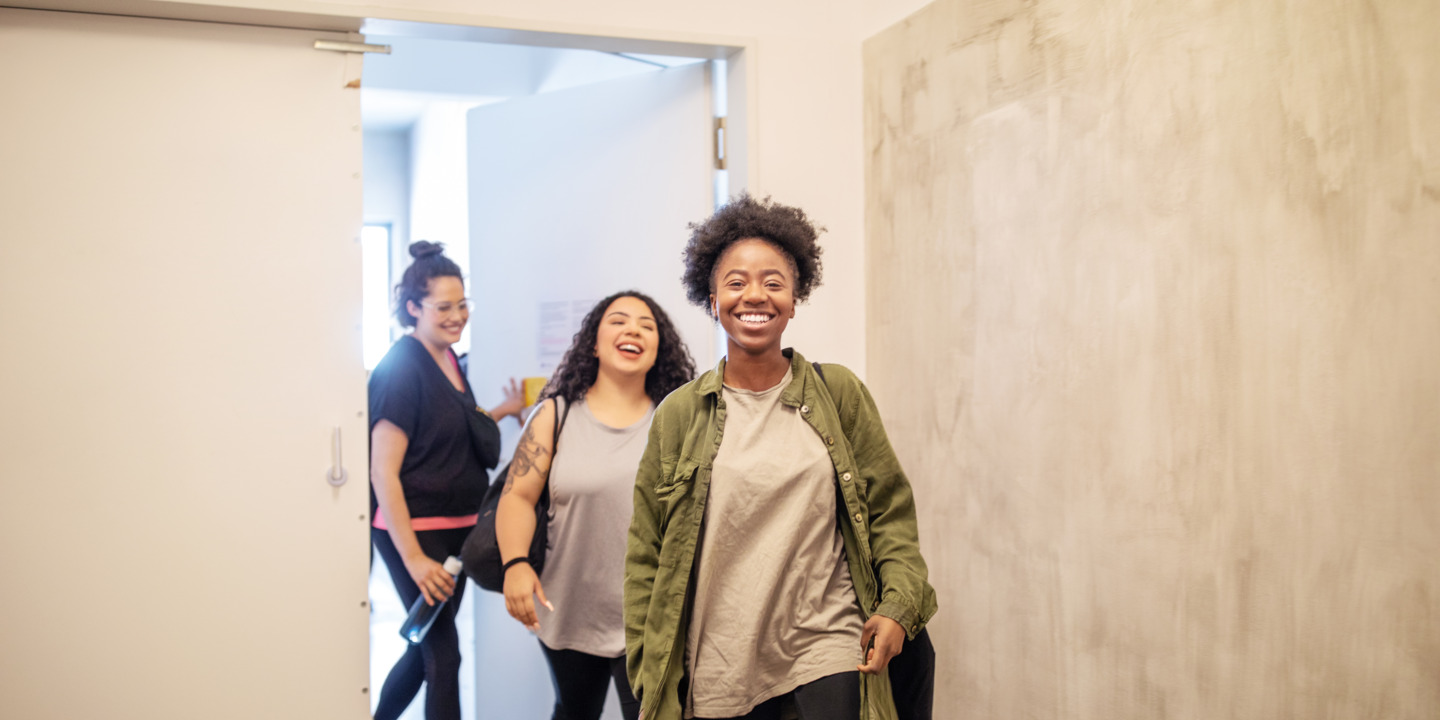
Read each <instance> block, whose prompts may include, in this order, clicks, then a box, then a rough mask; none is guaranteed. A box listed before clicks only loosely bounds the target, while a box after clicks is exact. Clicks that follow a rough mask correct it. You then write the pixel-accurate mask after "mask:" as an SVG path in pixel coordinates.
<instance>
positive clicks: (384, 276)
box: [360, 225, 395, 370]
mask: <svg viewBox="0 0 1440 720" xmlns="http://www.w3.org/2000/svg"><path fill="white" fill-rule="evenodd" d="M360 273H361V278H362V280H361V293H362V295H361V307H362V310H361V313H362V318H363V319H362V320H361V337H362V343H363V347H364V357H365V369H366V370H374V369H375V366H376V365H378V364H379V363H380V358H383V357H385V352H386V351H387V350H389V349H390V343H391V342H393V341H394V337H393V336H392V333H393V332H394V329H395V322H394V320H393V318H392V316H391V314H390V287H391V286H392V285H393V284H394V283H393V282H391V279H390V226H389V225H366V226H365V227H364V228H362V229H361V230H360Z"/></svg>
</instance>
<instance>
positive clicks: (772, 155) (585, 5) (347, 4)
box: [152, 0, 913, 376]
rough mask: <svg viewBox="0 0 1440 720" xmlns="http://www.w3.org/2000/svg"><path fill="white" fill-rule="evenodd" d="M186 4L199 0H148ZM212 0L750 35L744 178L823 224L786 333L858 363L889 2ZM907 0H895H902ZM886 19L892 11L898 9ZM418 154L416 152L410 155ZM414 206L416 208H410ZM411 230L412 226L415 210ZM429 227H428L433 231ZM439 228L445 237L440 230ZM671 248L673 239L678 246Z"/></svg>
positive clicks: (667, 34)
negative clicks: (869, 126)
mask: <svg viewBox="0 0 1440 720" xmlns="http://www.w3.org/2000/svg"><path fill="white" fill-rule="evenodd" d="M152 4H154V5H161V6H164V5H172V6H185V5H192V6H193V5H195V4H197V3H170V2H156V3H152ZM199 4H203V5H205V6H209V7H212V8H222V9H231V8H257V9H263V10H283V11H293V12H301V13H313V14H321V15H337V14H340V15H345V14H350V15H355V16H359V17H382V18H391V19H400V20H417V21H427V22H445V23H457V24H470V25H489V26H498V27H510V28H518V29H531V30H548V31H557V32H571V33H581V34H598V35H612V36H621V37H640V38H649V39H670V40H679V41H696V42H716V43H720V44H727V43H728V44H739V43H746V42H748V43H753V45H752V48H753V51H752V53H751V57H749V58H747V64H748V67H750V68H752V69H753V71H752V74H751V75H750V77H751V78H752V79H753V81H754V85H755V86H754V87H753V88H751V90H750V93H751V95H750V97H751V100H752V108H751V111H752V113H753V114H754V116H755V118H756V124H755V127H754V130H755V131H756V133H757V134H756V135H755V136H754V137H752V138H751V140H752V141H753V142H754V154H753V155H752V157H751V158H750V160H752V161H753V164H752V166H751V167H749V174H750V188H751V189H752V190H753V191H754V192H756V193H757V194H762V195H763V194H770V195H773V196H774V197H775V198H776V199H777V200H780V201H782V202H786V203H790V204H795V205H799V206H801V207H804V208H805V209H806V210H807V211H808V212H809V213H810V214H811V215H812V216H813V217H814V218H815V220H817V221H818V222H819V223H821V224H823V225H824V226H826V227H827V228H828V229H829V232H828V233H827V234H826V235H825V236H824V237H823V240H824V242H825V247H826V253H825V286H824V287H822V288H821V289H820V290H818V291H817V292H815V294H814V295H813V296H812V298H811V301H810V304H809V305H806V306H801V308H800V309H799V315H798V317H797V318H796V321H795V322H793V323H792V324H791V325H790V333H789V338H788V339H789V341H790V343H791V344H793V345H794V346H796V347H798V348H800V349H801V350H802V352H805V353H806V354H807V355H808V356H810V357H812V358H814V359H819V360H825V361H832V362H842V363H845V364H847V365H849V366H850V367H851V368H853V369H855V370H856V371H857V372H859V373H861V375H862V376H863V374H864V370H865V301H864V299H865V273H864V255H865V253H864V237H863V212H864V210H863V208H864V198H863V183H862V173H863V163H862V157H863V156H862V146H863V138H862V132H861V117H862V116H861V92H860V90H861V81H860V41H861V40H862V39H863V37H864V36H865V35H868V34H871V33H873V32H875V31H877V30H879V29H881V27H882V25H881V23H884V22H885V21H886V20H888V19H889V18H890V16H891V15H892V14H893V13H890V12H886V11H885V8H884V6H883V5H882V4H880V3H877V2H874V1H873V0H870V1H869V2H865V3H862V2H861V1H860V0H838V1H836V2H829V1H825V0H735V1H733V2H727V3H705V4H700V3H676V2H673V1H671V0H610V1H609V2H604V3H594V2H586V1H584V0H408V1H405V2H402V1H401V0H333V1H330V2H312V1H308V0H207V2H204V3H199ZM912 4H913V0H905V4H904V5H905V7H906V8H908V7H909V6H910V5H912ZM895 19H899V18H898V17H897V18H895ZM415 161H416V163H417V164H418V163H420V162H421V161H422V159H421V157H420V154H419V153H416V155H415ZM417 210H418V208H417ZM412 223H413V224H412V228H413V232H412V235H411V237H412V238H419V237H422V235H421V232H422V228H421V227H420V218H419V215H418V212H417V213H416V214H415V216H413V217H412ZM432 239H435V238H432ZM442 239H443V238H442ZM677 250H678V248H677Z"/></svg>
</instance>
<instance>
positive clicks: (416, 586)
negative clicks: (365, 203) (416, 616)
mask: <svg viewBox="0 0 1440 720" xmlns="http://www.w3.org/2000/svg"><path fill="white" fill-rule="evenodd" d="M443 250H444V246H443V245H441V244H440V243H431V242H426V241H424V240H422V241H420V242H417V243H415V244H413V245H411V246H410V256H411V257H413V258H414V262H412V263H411V264H410V267H409V268H407V269H406V270H405V275H404V276H403V278H402V279H401V281H400V283H399V284H398V285H396V286H395V318H396V319H397V320H399V321H400V324H401V325H403V326H405V327H408V328H412V331H411V332H410V333H409V334H407V335H405V336H404V337H402V338H400V339H399V340H398V341H396V342H395V344H394V345H393V346H391V348H390V351H389V352H387V353H386V354H385V357H384V359H382V360H381V361H380V364H379V365H377V366H376V367H375V371H374V372H373V373H371V375H370V485H371V495H370V511H371V512H370V514H371V517H372V518H373V521H372V524H373V527H372V529H371V531H370V537H371V539H372V541H373V542H374V544H375V549H376V550H377V551H379V553H380V557H381V558H383V559H384V560H385V566H386V567H387V568H389V570H390V577H391V579H392V580H394V582H395V589H396V590H397V591H398V592H399V593H400V600H401V601H402V602H403V603H404V604H405V607H410V605H412V604H413V603H414V602H415V600H416V598H420V597H423V598H425V602H426V603H429V604H431V605H433V604H435V603H437V602H444V601H445V600H453V601H454V602H450V603H447V604H446V605H445V607H444V609H442V610H441V612H440V614H439V617H438V618H436V620H435V624H434V625H432V626H431V627H430V631H429V633H428V634H426V636H425V639H424V641H422V642H421V643H419V644H418V645H411V646H410V647H409V648H407V649H406V651H405V654H404V655H402V656H401V657H400V659H399V660H398V661H397V662H396V663H395V666H394V667H393V668H392V669H391V670H390V675H389V676H388V677H387V678H386V679H385V685H384V687H383V688H382V689H381V691H380V701H379V705H378V706H377V707H376V709H375V718H376V719H377V720H395V718H398V717H400V714H401V713H403V712H405V709H406V708H407V707H409V706H410V702H411V701H412V700H414V699H415V694H416V693H418V692H419V691H420V686H421V685H422V684H424V685H425V686H426V691H425V718H426V720H459V718H460V685H459V670H460V644H459V638H458V637H457V635H456V632H455V612H456V610H457V608H458V607H459V605H460V602H459V601H460V597H461V595H462V594H463V592H464V589H465V586H464V583H459V584H457V583H456V582H455V581H454V579H453V578H452V577H451V576H450V574H449V573H447V572H445V569H444V568H443V567H442V566H441V562H443V561H444V560H445V558H446V557H447V556H450V555H455V556H459V554H460V547H461V545H463V544H464V542H465V536H466V535H468V534H469V533H470V528H472V527H474V525H475V519H476V513H477V512H478V510H479V508H480V501H481V499H482V498H483V497H484V494H485V489H486V487H488V485H489V476H488V475H487V474H486V470H488V469H490V468H493V467H495V464H496V461H497V460H498V459H499V456H500V429H499V428H498V427H497V426H496V422H497V421H498V420H503V419H504V418H506V417H509V416H514V417H516V418H517V419H518V418H519V417H520V413H521V411H522V410H523V409H524V408H523V401H522V400H521V395H520V392H519V389H518V388H517V387H516V385H515V382H514V381H513V380H512V381H511V383H510V387H509V388H507V389H506V390H505V401H504V402H503V403H501V404H500V405H499V406H497V407H496V408H495V409H493V410H491V411H489V412H486V411H485V410H484V409H483V408H480V407H478V406H477V405H476V404H475V395H474V393H472V392H471V390H470V383H469V381H467V380H466V378H465V374H464V373H463V372H461V371H460V363H459V361H458V359H457V358H456V357H455V353H454V352H453V351H452V350H451V349H450V346H451V345H453V344H454V343H455V342H456V341H458V340H459V339H460V333H461V332H462V331H463V330H464V329H465V323H467V322H469V320H470V301H469V300H468V299H467V298H466V297H465V281H464V279H462V278H461V276H460V267H459V266H458V265H456V264H455V262H454V261H453V260H451V259H450V258H448V257H445V255H444V253H443ZM377 509H378V512H376V510H377Z"/></svg>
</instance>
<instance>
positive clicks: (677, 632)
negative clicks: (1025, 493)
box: [625, 195, 935, 720]
mask: <svg viewBox="0 0 1440 720" xmlns="http://www.w3.org/2000/svg"><path fill="white" fill-rule="evenodd" d="M692 230H693V234H692V236H691V238H690V242H689V244H688V245H687V246H686V249H685V275H684V283H685V285H686V292H687V295H688V296H689V298H690V300H691V302H694V303H695V304H697V305H700V306H702V307H705V308H706V309H707V311H708V312H709V313H710V315H711V317H713V318H715V319H716V320H717V321H718V322H719V324H720V326H721V328H723V329H724V332H725V336H726V339H727V353H726V358H725V359H724V360H722V361H721V362H720V364H719V365H718V366H717V367H716V368H715V369H714V370H711V371H709V372H707V373H705V374H703V375H701V376H700V377H698V378H696V379H695V380H694V381H692V382H690V383H689V384H687V385H684V386H681V387H680V388H679V389H677V390H676V391H675V392H673V393H671V394H670V395H669V397H667V398H666V399H665V401H664V402H663V403H662V404H661V405H660V407H659V408H658V409H657V410H656V412H655V417H654V420H653V422H652V424H651V428H650V438H649V442H648V445H647V447H646V449H645V454H644V456H643V457H642V459H641V461H640V468H639V472H638V475H637V476H636V483H635V512H634V517H633V520H632V522H631V526H630V537H629V541H628V545H627V550H626V563H625V635H626V654H627V669H628V672H629V675H630V682H631V685H632V688H633V690H634V692H635V695H636V697H637V698H639V700H640V706H641V717H642V718H646V719H647V720H672V719H679V718H692V717H694V718H747V719H750V720H768V719H770V718H779V717H780V713H781V712H782V708H784V707H786V706H788V707H790V708H793V710H794V712H795V713H796V714H798V715H799V717H800V718H801V719H802V720H819V719H821V718H823V719H824V720H850V719H851V718H854V719H856V720H860V719H864V720H889V719H890V718H893V717H894V716H895V709H894V705H893V703H892V700H891V696H890V685H889V679H888V676H887V674H886V672H885V670H886V666H887V664H888V663H889V661H890V659H891V658H893V657H894V656H895V655H897V654H898V653H900V652H901V650H902V649H903V647H904V644H905V641H906V639H907V638H913V637H914V636H915V634H916V633H917V632H919V631H920V630H921V629H922V628H923V627H924V625H925V623H926V622H927V621H928V620H929V619H930V616H931V615H933V614H934V613H935V592H934V590H933V589H932V588H931V587H930V585H929V583H928V582H927V580H926V577H927V572H926V567H925V561H924V560H923V559H922V558H921V556H920V548H919V542H918V539H917V531H916V526H915V505H914V499H913V497H912V495H911V492H910V484H909V481H908V480H906V478H905V473H904V471H903V470H901V468H900V463H899V462H898V460H896V458H895V453H894V451H893V450H892V449H891V447H890V442H889V439H888V438H887V437H886V435H885V429H884V427H883V426H882V424H881V422H880V417H879V413H878V412H877V410H876V408H875V403H874V401H873V400H872V399H871V397H870V393H869V391H868V390H866V389H865V386H864V384H863V383H861V382H860V380H859V379H857V378H856V377H855V375H854V374H853V373H851V372H850V371H849V370H847V369H846V368H844V367H842V366H839V365H825V366H812V365H811V364H810V363H808V362H806V360H805V359H804V357H802V356H801V355H800V353H797V352H794V351H793V350H790V349H786V348H784V346H783V345H782V343H781V338H782V335H783V334H784V332H785V328H786V326H787V325H788V324H789V322H790V320H791V319H793V318H794V317H795V306H796V305H797V304H798V303H800V302H803V301H804V300H805V299H806V298H807V297H809V295H810V292H811V291H812V290H814V289H815V288H816V287H817V286H818V285H819V283H820V273H821V266H820V252H821V251H820V247H819V245H818V243H817V237H818V233H817V231H816V229H815V227H814V225H812V224H811V223H810V222H809V220H808V219H807V218H806V217H805V213H804V212H803V211H802V210H799V209H798V208H792V207H786V206H784V205H780V204H776V203H773V202H771V201H769V200H764V201H760V200H756V199H754V198H752V197H750V196H748V195H742V196H740V197H738V198H736V199H734V200H732V202H731V203H730V204H729V205H726V206H725V207H724V208H722V209H721V210H720V211H718V212H717V213H716V214H715V215H714V216H713V217H711V218H710V219H708V220H706V221H705V222H703V223H699V224H697V225H693V226H692ZM819 367H823V370H824V372H823V375H822V374H821V373H820V372H817V368H819Z"/></svg>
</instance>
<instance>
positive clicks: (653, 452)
mask: <svg viewBox="0 0 1440 720" xmlns="http://www.w3.org/2000/svg"><path fill="white" fill-rule="evenodd" d="M660 424H661V414H660V413H659V412H656V413H655V418H654V420H653V421H652V422H651V424H650V438H649V441H648V442H647V443H646V444H645V454H644V455H642V456H641V458H640V468H639V470H638V471H636V474H635V513H634V515H633V516H632V518H631V520H630V535H629V539H628V540H627V541H626V545H625V603H624V604H625V672H626V674H627V675H629V677H630V691H631V692H632V693H634V695H635V699H636V700H639V699H641V694H642V693H643V692H644V690H645V688H644V687H642V686H641V682H640V668H641V666H642V665H641V663H642V661H643V660H644V652H645V620H646V616H647V615H648V613H649V611H650V596H651V594H652V593H653V592H654V589H655V573H656V571H657V569H658V568H659V563H660V504H659V502H658V501H657V500H656V498H655V486H656V485H657V484H659V482H660V475H661V470H660V456H661V447H660V442H661V441H660V438H661V431H660Z"/></svg>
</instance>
